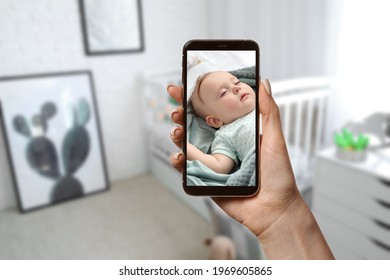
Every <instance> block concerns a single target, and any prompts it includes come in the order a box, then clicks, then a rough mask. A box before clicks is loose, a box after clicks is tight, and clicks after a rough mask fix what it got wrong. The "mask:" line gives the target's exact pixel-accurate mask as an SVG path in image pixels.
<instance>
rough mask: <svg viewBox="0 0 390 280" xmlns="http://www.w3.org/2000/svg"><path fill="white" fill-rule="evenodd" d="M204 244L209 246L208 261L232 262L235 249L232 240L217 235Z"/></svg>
mask: <svg viewBox="0 0 390 280" xmlns="http://www.w3.org/2000/svg"><path fill="white" fill-rule="evenodd" d="M205 244H206V245H207V246H209V260H234V259H236V249H235V247H234V244H233V242H232V240H231V239H230V238H228V237H226V236H222V235H217V236H215V237H213V238H207V239H206V240H205Z"/></svg>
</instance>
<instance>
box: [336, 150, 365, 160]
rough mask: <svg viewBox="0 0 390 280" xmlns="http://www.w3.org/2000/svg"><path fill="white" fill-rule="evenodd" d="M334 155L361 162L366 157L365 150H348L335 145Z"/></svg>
mask: <svg viewBox="0 0 390 280" xmlns="http://www.w3.org/2000/svg"><path fill="white" fill-rule="evenodd" d="M336 156H337V157H338V158H339V159H342V160H346V161H352V162H362V161H365V160H366V158H367V150H365V149H364V150H350V149H342V148H340V147H337V150H336Z"/></svg>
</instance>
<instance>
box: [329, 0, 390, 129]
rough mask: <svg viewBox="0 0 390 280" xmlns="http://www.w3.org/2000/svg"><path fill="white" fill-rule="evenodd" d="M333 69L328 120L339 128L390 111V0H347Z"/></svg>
mask: <svg viewBox="0 0 390 280" xmlns="http://www.w3.org/2000/svg"><path fill="white" fill-rule="evenodd" d="M341 11H342V12H341V15H342V16H341V21H340V23H339V26H338V27H339V39H338V49H337V52H336V53H335V54H336V55H335V57H334V60H335V64H334V73H335V76H336V82H337V83H336V92H337V94H336V95H335V96H334V98H333V99H332V100H331V101H332V103H331V108H332V112H331V114H329V123H330V124H331V126H332V127H333V128H335V129H336V128H340V127H341V126H342V125H344V124H345V123H346V122H349V121H361V120H363V119H364V118H365V117H367V116H369V115H370V114H373V113H375V112H390V98H389V97H390V36H389V26H390V17H389V12H390V2H389V1H381V0H344V1H343V4H342V7H341Z"/></svg>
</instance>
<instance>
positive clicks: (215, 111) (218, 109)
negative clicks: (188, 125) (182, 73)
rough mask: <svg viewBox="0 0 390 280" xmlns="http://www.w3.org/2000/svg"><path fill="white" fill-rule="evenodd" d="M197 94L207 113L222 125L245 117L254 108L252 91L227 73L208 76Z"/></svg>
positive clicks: (220, 72) (254, 96)
mask: <svg viewBox="0 0 390 280" xmlns="http://www.w3.org/2000/svg"><path fill="white" fill-rule="evenodd" d="M199 94H200V96H201V98H202V99H203V101H204V104H205V105H204V106H206V107H207V108H206V109H207V111H208V112H210V114H211V115H212V116H213V117H215V118H218V119H219V120H221V121H222V122H223V123H224V124H229V123H231V122H233V121H235V120H236V119H238V118H240V117H242V116H245V115H246V114H248V113H250V112H251V111H253V110H254V109H255V107H256V95H255V92H254V91H253V89H252V88H251V87H250V86H249V85H247V84H245V83H242V82H240V80H239V79H237V78H236V77H235V76H233V75H232V74H230V73H228V72H223V71H218V72H213V73H211V74H210V75H208V76H207V77H206V78H205V79H204V81H203V82H202V84H201V86H200V88H199Z"/></svg>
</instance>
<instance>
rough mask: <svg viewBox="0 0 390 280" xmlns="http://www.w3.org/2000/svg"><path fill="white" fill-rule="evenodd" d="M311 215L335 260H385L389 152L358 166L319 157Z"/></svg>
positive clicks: (389, 230) (389, 249)
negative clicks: (312, 213) (315, 220)
mask: <svg viewBox="0 0 390 280" xmlns="http://www.w3.org/2000/svg"><path fill="white" fill-rule="evenodd" d="M313 212H314V215H315V216H316V218H317V221H318V223H319V225H320V227H321V230H322V232H323V233H324V235H325V238H326V239H327V241H328V243H329V245H330V246H331V249H332V251H333V253H334V254H335V257H336V258H337V259H390V149H389V151H383V152H369V153H368V155H367V159H366V160H365V161H364V162H361V163H353V162H348V161H344V160H340V159H337V158H336V156H335V150H334V149H333V148H331V149H328V150H325V151H323V152H321V153H319V154H318V155H317V166H316V172H315V181H314V196H313Z"/></svg>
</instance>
